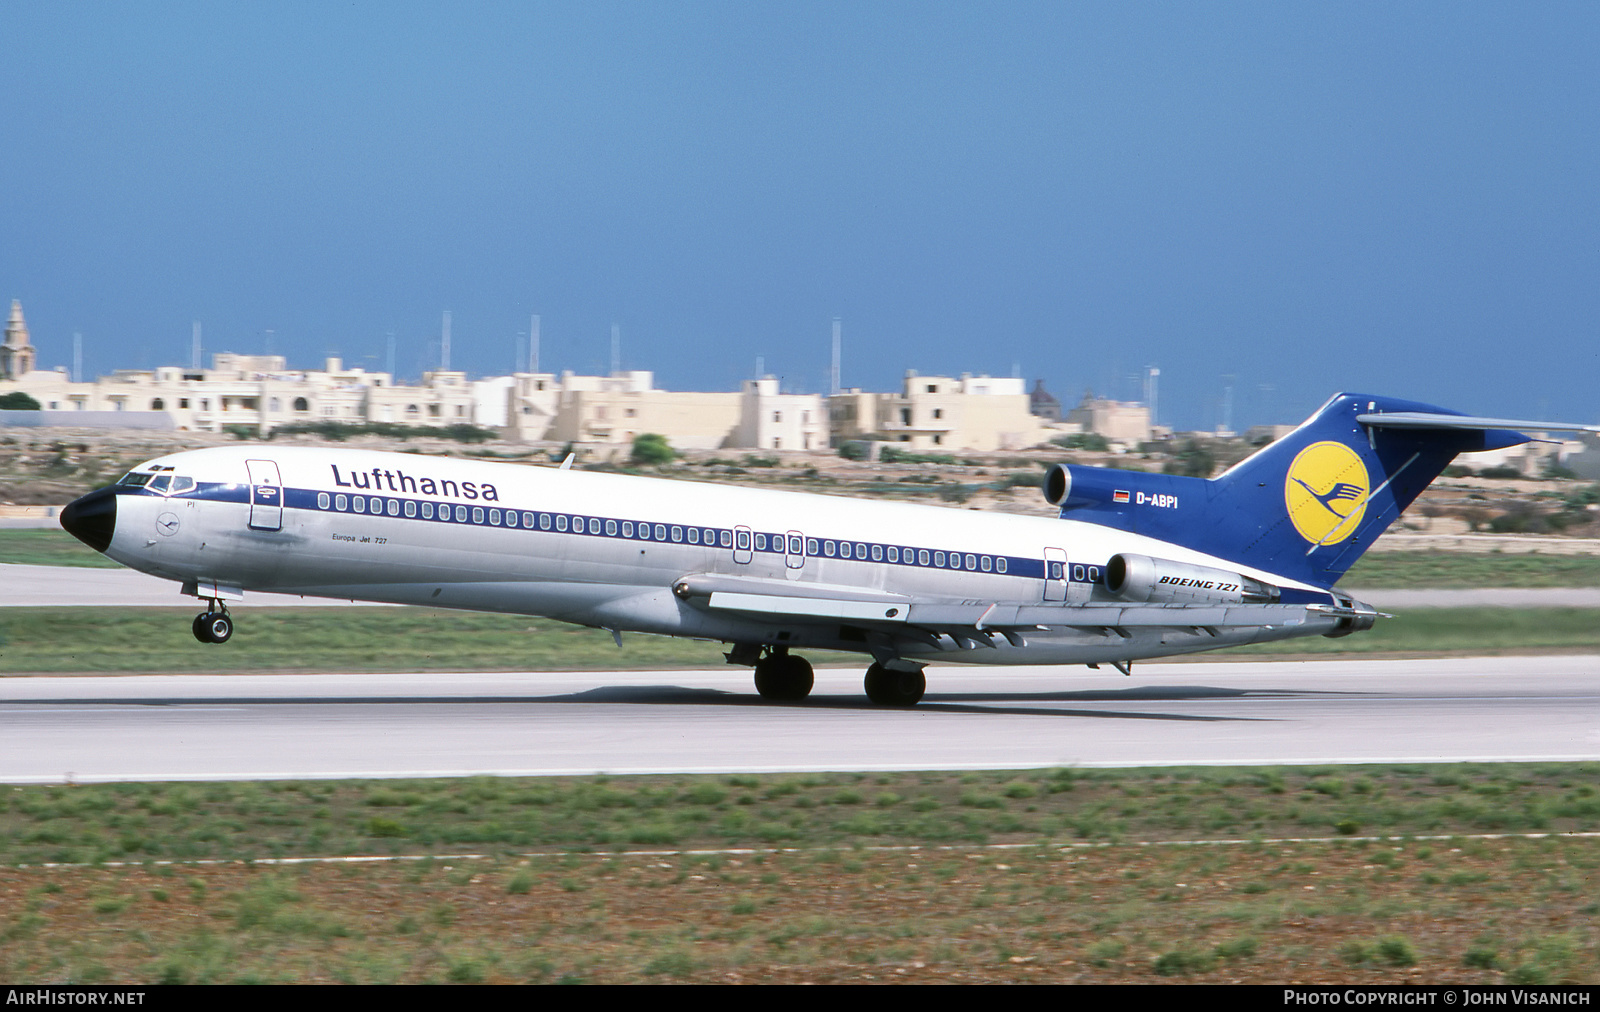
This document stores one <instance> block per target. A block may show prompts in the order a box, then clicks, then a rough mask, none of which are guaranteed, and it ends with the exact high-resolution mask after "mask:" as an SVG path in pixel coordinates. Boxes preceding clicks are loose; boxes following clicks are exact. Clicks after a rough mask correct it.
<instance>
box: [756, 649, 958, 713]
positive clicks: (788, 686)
mask: <svg viewBox="0 0 1600 1012" xmlns="http://www.w3.org/2000/svg"><path fill="white" fill-rule="evenodd" d="M727 658H728V662H729V663H730V664H751V665H754V666H755V669H756V691H757V692H759V693H760V694H761V698H762V699H770V700H773V701H774V702H780V703H795V702H799V701H800V700H802V699H805V698H806V697H807V696H808V695H810V694H811V687H812V685H813V684H815V681H816V679H815V677H814V676H813V674H812V671H811V664H810V662H809V661H807V660H806V659H805V658H804V657H797V656H795V655H794V654H791V653H790V652H789V648H788V647H770V646H769V647H763V646H759V645H757V644H746V643H740V644H736V645H735V646H734V648H733V650H732V651H730V652H729V653H728V654H727ZM927 687H928V680H927V679H926V678H924V677H923V674H922V669H921V668H920V667H919V668H916V669H914V670H910V671H902V670H899V669H898V668H886V667H884V666H883V665H882V664H874V665H873V666H872V667H870V668H868V669H867V679H866V688H867V698H868V699H870V700H872V701H873V702H874V703H877V704H878V705H879V706H901V707H904V706H915V705H917V703H918V702H919V701H920V700H921V699H922V693H923V692H924V691H925V690H926V689H927Z"/></svg>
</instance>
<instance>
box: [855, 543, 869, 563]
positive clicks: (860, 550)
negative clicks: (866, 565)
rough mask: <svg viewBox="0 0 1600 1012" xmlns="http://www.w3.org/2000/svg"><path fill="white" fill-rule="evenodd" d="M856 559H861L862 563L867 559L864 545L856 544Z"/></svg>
mask: <svg viewBox="0 0 1600 1012" xmlns="http://www.w3.org/2000/svg"><path fill="white" fill-rule="evenodd" d="M856 558H858V559H861V560H862V561H865V560H866V558H867V546H866V545H863V544H857V545H856Z"/></svg>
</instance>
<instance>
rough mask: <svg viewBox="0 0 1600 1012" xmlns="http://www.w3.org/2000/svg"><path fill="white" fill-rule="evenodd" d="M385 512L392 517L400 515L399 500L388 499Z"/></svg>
mask: <svg viewBox="0 0 1600 1012" xmlns="http://www.w3.org/2000/svg"><path fill="white" fill-rule="evenodd" d="M386 512H387V513H388V514H389V515H390V516H392V517H397V516H399V515H400V500H399V499H390V500H389V508H388V510H387V511H386Z"/></svg>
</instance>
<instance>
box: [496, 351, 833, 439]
mask: <svg viewBox="0 0 1600 1012" xmlns="http://www.w3.org/2000/svg"><path fill="white" fill-rule="evenodd" d="M511 379H512V384H511V386H510V388H509V390H508V396H509V407H508V411H507V425H508V426H509V427H510V429H511V431H512V433H513V435H514V436H515V437H516V438H519V439H524V440H551V441H555V442H563V443H589V444H614V445H627V444H631V443H632V442H633V440H634V439H635V438H636V437H638V436H641V435H643V434H645V433H647V432H651V433H656V434H658V435H661V436H665V437H666V439H667V442H669V443H671V444H672V445H673V446H674V447H675V448H677V449H680V450H716V449H728V448H744V449H764V450H815V449H819V448H822V447H825V446H827V444H828V424H827V417H826V413H825V410H824V407H823V403H822V398H821V397H820V396H818V395H817V394H785V393H781V392H780V391H779V388H778V381H777V380H776V379H775V378H773V377H770V376H768V377H763V378H762V379H757V380H746V381H745V383H744V386H743V389H742V390H740V391H739V392H738V393H719V392H700V391H674V390H659V389H657V388H656V386H655V374H654V373H651V372H649V371H647V370H634V371H630V372H619V373H614V374H612V375H610V376H579V375H575V374H573V373H571V372H564V373H562V374H561V375H560V376H556V375H555V374H553V373H518V374H516V375H515V376H513V377H511Z"/></svg>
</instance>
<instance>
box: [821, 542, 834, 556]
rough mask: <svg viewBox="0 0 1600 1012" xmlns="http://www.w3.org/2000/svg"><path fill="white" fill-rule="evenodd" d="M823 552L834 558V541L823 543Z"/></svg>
mask: <svg viewBox="0 0 1600 1012" xmlns="http://www.w3.org/2000/svg"><path fill="white" fill-rule="evenodd" d="M822 554H823V555H826V556H827V557H828V558H830V559H831V558H833V542H832V541H824V542H823V543H822Z"/></svg>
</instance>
